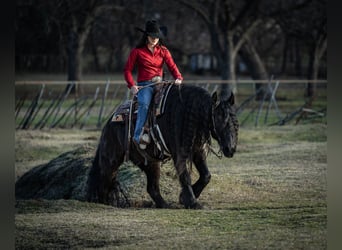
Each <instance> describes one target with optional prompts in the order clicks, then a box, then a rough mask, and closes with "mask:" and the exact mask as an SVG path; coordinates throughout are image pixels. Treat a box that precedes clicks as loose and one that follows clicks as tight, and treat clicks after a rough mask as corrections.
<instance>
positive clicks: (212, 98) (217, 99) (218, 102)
mask: <svg viewBox="0 0 342 250" xmlns="http://www.w3.org/2000/svg"><path fill="white" fill-rule="evenodd" d="M211 101H212V103H213V105H214V107H217V106H218V105H219V104H220V101H219V98H218V96H217V92H216V91H215V92H214V93H213V94H212V95H211Z"/></svg>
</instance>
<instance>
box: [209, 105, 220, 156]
mask: <svg viewBox="0 0 342 250" xmlns="http://www.w3.org/2000/svg"><path fill="white" fill-rule="evenodd" d="M214 109H215V107H214V106H212V109H211V124H212V125H211V126H212V133H213V134H214V135H215V137H216V138H215V139H216V140H217V141H218V144H219V146H220V149H219V150H218V151H217V153H216V152H215V150H214V148H213V147H212V146H211V145H210V146H209V150H210V151H211V152H212V153H213V154H214V155H215V156H216V157H218V158H219V159H222V157H223V155H222V150H221V144H220V142H221V140H220V137H219V136H218V135H217V133H216V128H215V118H214Z"/></svg>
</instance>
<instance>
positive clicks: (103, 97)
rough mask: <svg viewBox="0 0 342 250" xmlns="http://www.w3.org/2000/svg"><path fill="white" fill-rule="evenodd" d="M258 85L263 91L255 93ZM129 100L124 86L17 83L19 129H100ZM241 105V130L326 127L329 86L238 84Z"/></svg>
mask: <svg viewBox="0 0 342 250" xmlns="http://www.w3.org/2000/svg"><path fill="white" fill-rule="evenodd" d="M309 82H310V83H312V84H314V86H315V92H314V93H315V95H314V97H313V98H306V97H305V94H304V93H305V90H306V88H307V84H308V83H309ZM190 83H191V84H195V85H198V86H200V87H203V88H205V89H207V90H208V91H209V92H213V91H215V90H217V89H219V87H220V85H221V84H227V83H228V84H230V83H232V82H231V81H228V80H227V81H224V80H207V79H206V80H187V81H184V84H190ZM256 85H260V86H261V88H259V89H256ZM260 93H262V95H261V97H260ZM257 97H258V98H257ZM129 98H131V96H130V93H129V91H128V89H127V87H126V84H125V82H124V81H110V80H107V81H82V82H68V81H17V82H15V101H16V104H15V121H16V128H17V129H44V128H45V129H53V128H79V129H99V128H101V127H102V126H103V124H104V122H106V120H108V119H109V117H110V115H111V114H112V113H113V111H114V110H115V109H116V107H117V106H118V105H119V104H120V103H122V102H123V101H124V100H126V99H129ZM236 106H237V114H238V119H239V121H240V125H241V126H262V125H284V124H289V123H294V124H298V123H301V122H326V110H327V81H326V80H319V81H309V80H269V81H262V80H260V81H253V80H239V81H237V83H236Z"/></svg>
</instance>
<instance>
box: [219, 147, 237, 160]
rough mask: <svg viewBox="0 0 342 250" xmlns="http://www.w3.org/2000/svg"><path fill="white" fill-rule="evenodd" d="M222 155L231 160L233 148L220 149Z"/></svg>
mask: <svg viewBox="0 0 342 250" xmlns="http://www.w3.org/2000/svg"><path fill="white" fill-rule="evenodd" d="M222 152H223V155H224V156H225V157H228V158H232V157H233V156H234V153H235V148H229V147H224V148H222Z"/></svg>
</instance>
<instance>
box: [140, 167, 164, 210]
mask: <svg viewBox="0 0 342 250" xmlns="http://www.w3.org/2000/svg"><path fill="white" fill-rule="evenodd" d="M139 167H140V168H141V169H142V170H143V171H144V172H145V174H146V177H147V192H148V193H149V195H150V196H151V198H152V199H153V201H154V202H155V203H156V207H157V208H167V207H168V205H167V203H166V202H165V200H164V199H163V197H162V196H161V194H160V188H159V179H160V162H153V163H149V164H148V165H147V166H145V165H143V164H142V165H141V166H139Z"/></svg>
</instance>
